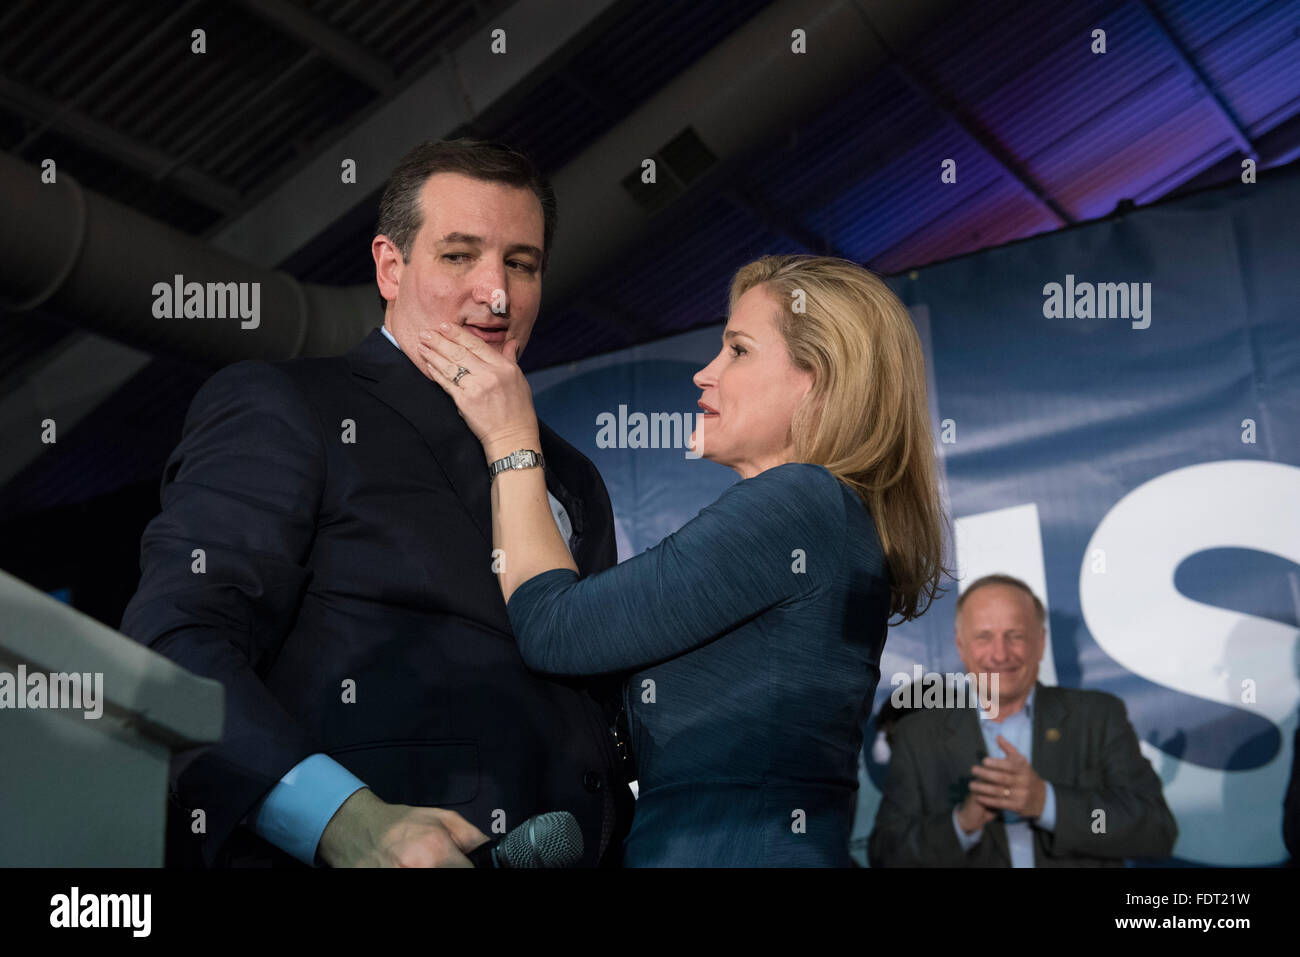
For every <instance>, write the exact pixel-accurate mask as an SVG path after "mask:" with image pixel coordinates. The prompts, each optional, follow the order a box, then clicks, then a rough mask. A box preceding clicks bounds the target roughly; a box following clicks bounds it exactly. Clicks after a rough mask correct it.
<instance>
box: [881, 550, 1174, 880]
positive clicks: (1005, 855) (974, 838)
mask: <svg viewBox="0 0 1300 957" xmlns="http://www.w3.org/2000/svg"><path fill="white" fill-rule="evenodd" d="M1045 639H1046V628H1045V622H1044V611H1043V605H1042V602H1040V601H1039V600H1038V597H1037V596H1036V595H1034V593H1033V591H1032V590H1031V589H1030V588H1029V586H1027V585H1026V584H1025V583H1024V582H1022V581H1020V580H1019V579H1016V578H1012V577H1010V576H1008V575H989V576H987V577H985V578H981V579H979V580H978V581H975V582H973V583H971V585H970V587H968V588H967V589H966V591H965V592H964V593H963V594H962V596H961V597H960V598H959V599H958V602H957V616H956V640H957V650H958V653H959V654H960V655H961V660H962V664H963V665H964V666H965V668H966V671H967V675H966V676H965V677H966V678H967V679H972V683H974V684H976V685H978V681H974V680H973V679H974V678H975V676H979V675H987V676H989V678H988V679H986V681H987V684H986V685H985V688H986V692H987V694H986V697H987V698H988V700H987V702H986V704H987V706H988V707H987V708H986V710H987V715H988V716H982V715H981V714H980V710H979V708H977V707H960V706H958V707H952V706H949V707H945V708H939V709H922V710H918V711H916V712H914V713H912V714H911V715H909V716H908V717H907V718H906V719H905V720H903V721H901V722H899V724H898V726H897V727H896V728H895V729H894V732H893V740H892V742H891V752H890V761H889V777H888V779H887V783H886V785H885V790H884V795H883V797H882V800H881V804H880V809H879V811H878V812H877V814H876V824H875V829H874V830H873V831H872V833H871V837H870V839H869V843H868V855H869V859H870V862H871V864H872V866H875V867H936V866H937V867H1107V866H1110V867H1117V866H1122V865H1123V863H1124V859H1125V858H1130V857H1167V856H1168V855H1169V854H1170V853H1171V852H1172V850H1173V846H1174V839H1175V838H1176V837H1177V835H1178V828H1177V825H1176V824H1175V823H1174V818H1173V815H1172V814H1170V812H1169V807H1168V805H1166V804H1165V800H1164V796H1163V794H1162V793H1161V788H1160V779H1159V778H1158V777H1157V776H1156V773H1155V771H1154V770H1153V769H1152V767H1151V764H1150V762H1148V761H1147V759H1146V758H1145V757H1143V756H1142V752H1141V751H1140V750H1139V749H1138V740H1137V735H1136V734H1135V733H1134V731H1133V728H1132V726H1131V725H1130V724H1129V722H1128V719H1127V716H1126V714H1125V711H1124V704H1123V702H1122V701H1120V700H1119V699H1118V698H1116V697H1115V696H1113V695H1109V694H1105V693H1103V692H1099V691H1081V690H1077V689H1071V688H1054V687H1048V686H1045V685H1042V684H1040V683H1039V682H1038V666H1039V663H1040V662H1041V660H1042V657H1043V649H1044V647H1045ZM995 675H996V678H997V681H996V684H995V683H994V682H993V680H992V677H993V676H995ZM972 699H974V694H973V693H972V694H971V695H970V696H969V697H967V698H966V700H967V701H970V700H972ZM959 700H960V699H959ZM953 703H954V702H952V701H950V702H948V704H949V705H952V704H953ZM995 704H996V707H994V705H995ZM991 755H992V756H991Z"/></svg>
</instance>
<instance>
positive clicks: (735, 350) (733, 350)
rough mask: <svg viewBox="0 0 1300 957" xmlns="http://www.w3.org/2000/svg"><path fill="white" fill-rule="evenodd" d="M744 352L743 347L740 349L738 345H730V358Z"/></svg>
mask: <svg viewBox="0 0 1300 957" xmlns="http://www.w3.org/2000/svg"><path fill="white" fill-rule="evenodd" d="M744 354H745V350H744V349H742V348H741V347H740V346H738V345H734V344H733V345H732V347H731V355H732V358H736V357H739V356H742V355H744Z"/></svg>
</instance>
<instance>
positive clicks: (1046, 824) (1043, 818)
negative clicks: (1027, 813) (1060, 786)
mask: <svg viewBox="0 0 1300 957" xmlns="http://www.w3.org/2000/svg"><path fill="white" fill-rule="evenodd" d="M1043 784H1044V785H1046V787H1047V797H1045V798H1044V799H1043V813H1042V814H1040V815H1038V818H1037V819H1036V820H1035V821H1034V826H1035V827H1037V828H1039V829H1040V830H1043V831H1055V830H1056V792H1055V791H1054V790H1052V782H1051V781H1044V782H1043Z"/></svg>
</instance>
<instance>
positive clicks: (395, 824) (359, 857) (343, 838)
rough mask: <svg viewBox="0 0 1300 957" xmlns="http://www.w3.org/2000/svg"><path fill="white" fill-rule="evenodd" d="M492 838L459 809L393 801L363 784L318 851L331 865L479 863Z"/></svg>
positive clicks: (337, 813)
mask: <svg viewBox="0 0 1300 957" xmlns="http://www.w3.org/2000/svg"><path fill="white" fill-rule="evenodd" d="M487 840H488V838H487V836H486V835H485V834H484V833H483V832H482V831H480V830H479V829H478V828H476V827H475V826H474V825H473V824H470V823H469V821H467V820H465V819H464V818H463V817H461V816H460V815H459V814H457V813H456V812H455V811H445V810H443V809H441V808H436V807H410V806H409V805H406V804H388V803H386V802H384V801H382V800H380V799H379V798H378V797H377V796H376V795H375V793H374V792H373V791H371V790H370V789H369V788H362V789H361V790H359V791H357V792H356V793H354V794H353V795H352V796H351V797H350V798H348V799H347V800H346V801H344V802H343V804H342V806H340V807H339V809H338V810H337V811H335V812H334V816H333V817H332V818H330V822H329V824H327V825H326V826H325V831H324V833H323V834H321V839H320V844H319V846H318V847H317V854H319V855H320V858H321V860H323V861H324V862H325V863H326V864H328V865H330V866H331V867H473V865H472V864H471V863H470V862H469V859H468V858H466V857H465V855H466V854H468V853H469V852H470V851H472V850H474V848H476V847H478V846H479V845H480V844H483V843H486V842H487Z"/></svg>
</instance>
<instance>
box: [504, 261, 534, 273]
mask: <svg viewBox="0 0 1300 957" xmlns="http://www.w3.org/2000/svg"><path fill="white" fill-rule="evenodd" d="M510 265H511V266H514V267H515V268H516V269H519V270H522V271H523V272H526V273H528V274H529V275H532V274H533V273H535V272H537V267H536V266H534V265H533V264H532V263H530V262H524V261H523V260H521V259H512V260H510Z"/></svg>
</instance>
